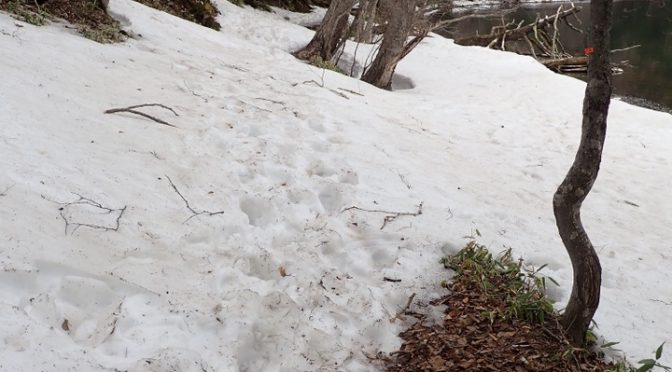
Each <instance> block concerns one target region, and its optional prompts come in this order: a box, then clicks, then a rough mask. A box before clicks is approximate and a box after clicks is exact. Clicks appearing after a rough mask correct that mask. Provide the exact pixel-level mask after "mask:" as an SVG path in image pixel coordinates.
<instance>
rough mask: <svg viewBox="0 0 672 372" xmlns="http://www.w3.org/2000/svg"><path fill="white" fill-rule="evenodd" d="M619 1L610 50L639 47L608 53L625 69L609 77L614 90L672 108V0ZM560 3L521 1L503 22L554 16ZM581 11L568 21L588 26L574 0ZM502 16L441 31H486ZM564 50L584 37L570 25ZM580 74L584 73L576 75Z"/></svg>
mask: <svg viewBox="0 0 672 372" xmlns="http://www.w3.org/2000/svg"><path fill="white" fill-rule="evenodd" d="M665 1H666V0H655V1H649V0H639V1H637V0H624V1H617V2H615V3H614V18H613V19H614V24H613V27H612V32H611V38H612V41H611V47H612V49H621V48H627V47H631V46H634V45H641V46H640V47H638V48H634V49H630V50H627V51H623V52H617V53H614V54H612V62H614V63H617V64H618V65H619V67H621V68H622V69H623V70H624V72H623V74H620V75H615V76H614V78H613V84H614V94H616V95H619V96H624V97H629V98H630V99H629V100H630V101H634V103H637V104H640V105H643V106H647V107H651V108H658V109H662V110H665V111H670V108H672V1H669V3H667V4H666V3H665ZM560 5H561V3H543V4H533V5H522V6H520V7H519V8H518V9H516V10H515V11H514V12H513V13H511V14H508V15H506V16H505V17H504V18H505V20H506V21H509V20H511V19H516V20H518V21H520V20H521V19H525V20H526V21H529V22H531V21H534V19H535V18H536V16H537V14H541V15H542V16H543V15H546V14H549V15H551V14H555V12H556V11H557V9H558V7H559V6H560ZM576 5H577V6H578V7H581V8H582V10H581V11H580V12H579V13H578V14H577V16H578V18H579V19H580V20H581V22H582V24H581V25H579V24H578V22H577V21H576V19H574V18H573V17H570V18H569V20H570V21H571V23H572V24H574V25H576V26H578V27H580V28H582V29H587V27H588V24H589V12H590V4H589V3H576ZM501 22H502V20H501V17H497V18H481V19H469V20H466V21H464V22H461V23H459V24H458V25H456V26H455V27H453V28H452V29H451V30H446V32H444V35H446V36H449V37H455V38H459V37H465V36H470V35H474V34H475V33H476V32H478V33H479V34H488V33H490V29H491V27H492V26H496V25H501ZM560 35H561V40H562V42H563V44H564V45H565V49H566V50H567V51H568V52H570V53H572V54H575V55H582V54H583V49H584V47H586V36H585V35H584V34H580V33H578V32H576V31H574V30H571V29H570V28H569V27H567V26H564V25H563V27H562V28H561V29H560ZM577 77H579V78H582V77H583V76H577Z"/></svg>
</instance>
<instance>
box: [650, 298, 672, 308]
mask: <svg viewBox="0 0 672 372" xmlns="http://www.w3.org/2000/svg"><path fill="white" fill-rule="evenodd" d="M649 300H651V301H654V302H660V303H661V304H663V305H666V306H672V302H667V301H663V300H659V299H656V298H650V299H649Z"/></svg>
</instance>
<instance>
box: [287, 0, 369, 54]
mask: <svg viewBox="0 0 672 372" xmlns="http://www.w3.org/2000/svg"><path fill="white" fill-rule="evenodd" d="M356 1H357V0H333V1H332V2H331V5H329V9H327V14H325V15H324V19H323V20H322V23H321V24H320V27H319V28H318V29H317V32H315V36H313V39H312V40H311V41H310V43H308V45H306V46H305V47H304V48H303V49H301V50H298V51H296V52H295V53H294V56H296V58H299V59H303V60H310V59H312V58H314V57H320V58H322V60H324V61H329V60H331V58H332V57H333V56H334V53H335V52H336V50H337V49H338V47H339V45H340V44H341V43H342V42H343V41H344V40H345V37H346V33H347V31H348V17H349V15H350V10H351V9H352V7H353V6H354V5H355V2H356Z"/></svg>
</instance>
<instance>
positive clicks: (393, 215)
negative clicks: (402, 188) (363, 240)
mask: <svg viewBox="0 0 672 372" xmlns="http://www.w3.org/2000/svg"><path fill="white" fill-rule="evenodd" d="M423 203H424V202H420V204H418V210H417V211H415V212H392V211H386V210H382V209H366V208H360V207H357V206H354V205H353V206H352V207H348V208H345V209H343V210H342V211H341V213H343V212H347V211H349V210H353V209H355V210H358V211H362V212H369V213H385V214H387V216H385V218H384V219H383V225H382V226H381V227H380V229H381V230H382V229H384V228H385V226H387V224H388V223H390V222H392V221H394V220H396V219H397V218H399V217H402V216H410V217H417V216H419V215H421V214H422V206H423Z"/></svg>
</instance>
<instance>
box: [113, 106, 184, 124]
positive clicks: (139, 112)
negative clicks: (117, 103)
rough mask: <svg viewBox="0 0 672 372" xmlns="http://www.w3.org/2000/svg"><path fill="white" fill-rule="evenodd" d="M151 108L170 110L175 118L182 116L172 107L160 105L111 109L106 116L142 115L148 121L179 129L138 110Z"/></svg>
mask: <svg viewBox="0 0 672 372" xmlns="http://www.w3.org/2000/svg"><path fill="white" fill-rule="evenodd" d="M149 106H154V107H161V108H164V109H166V110H169V111H170V112H172V113H173V114H175V116H180V115H178V114H177V112H175V110H173V109H172V108H171V107H168V106H166V105H162V104H160V103H143V104H141V105H134V106H128V107H120V108H111V109H109V110H105V114H115V113H118V112H128V113H131V114H136V115H140V116H142V117H145V118H147V119H150V120H153V121H155V122H157V123H159V124H163V125H167V126H169V127H173V128H177V127H176V126H175V125H173V124H170V123H169V122H167V121H164V120H161V119H159V118H156V117H154V116H152V115H149V114H145V113H144V112H141V111H138V110H136V109H137V108H140V107H149Z"/></svg>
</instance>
